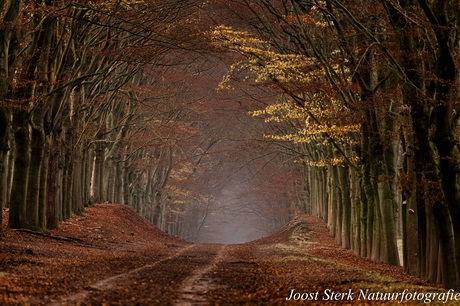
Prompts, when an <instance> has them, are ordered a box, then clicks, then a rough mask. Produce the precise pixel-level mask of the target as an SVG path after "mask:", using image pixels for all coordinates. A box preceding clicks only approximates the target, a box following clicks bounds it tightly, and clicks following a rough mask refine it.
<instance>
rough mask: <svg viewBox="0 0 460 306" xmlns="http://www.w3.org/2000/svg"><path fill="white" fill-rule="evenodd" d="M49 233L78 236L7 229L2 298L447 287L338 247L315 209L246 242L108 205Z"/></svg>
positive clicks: (415, 291) (401, 291) (200, 299)
mask: <svg viewBox="0 0 460 306" xmlns="http://www.w3.org/2000/svg"><path fill="white" fill-rule="evenodd" d="M127 218H128V219H129V220H131V221H132V223H128V222H127V221H126V219H127ZM109 221H110V222H109ZM127 224H129V231H127V230H126V228H127ZM121 226H122V227H121ZM53 234H54V235H61V236H70V237H74V238H78V240H73V241H74V242H69V241H68V240H62V241H59V240H56V239H49V238H47V237H40V236H35V235H30V234H27V233H22V232H19V233H18V232H14V231H9V230H7V237H6V238H4V239H2V240H0V304H1V305H52V306H58V305H161V306H163V305H171V306H176V305H177V306H182V305H290V304H299V303H300V304H305V305H338V304H339V305H340V304H343V305H362V304H364V303H365V304H367V305H382V304H389V305H394V304H400V303H399V302H400V301H403V303H401V304H403V305H408V304H409V305H410V304H414V305H415V304H420V303H421V302H423V301H420V299H421V298H425V300H424V301H426V298H427V297H430V296H431V297H433V296H435V294H437V296H438V298H437V300H439V299H440V298H439V297H440V296H441V294H444V297H447V298H449V297H452V296H453V295H452V294H451V295H449V296H447V291H446V290H442V289H440V288H438V287H436V286H433V285H429V284H427V283H425V282H423V281H422V280H420V279H417V278H414V277H410V276H408V275H406V274H404V273H403V271H402V268H401V267H392V266H387V265H384V264H377V263H373V262H370V261H368V260H366V259H363V258H361V257H358V256H356V255H354V254H353V253H351V252H350V251H347V250H343V249H341V248H340V247H338V246H337V245H336V244H335V243H334V240H333V238H332V237H331V236H330V235H329V233H328V231H327V228H326V227H325V225H324V223H323V222H322V221H320V220H318V219H316V218H313V217H304V218H302V219H299V220H297V221H295V222H292V223H291V224H288V225H287V226H286V227H284V228H283V229H281V230H280V231H278V232H277V233H275V234H274V235H272V236H270V237H266V238H264V239H260V240H258V241H254V242H250V243H246V244H239V245H222V244H191V243H188V242H185V241H181V240H179V239H177V238H173V237H170V236H167V235H165V234H164V233H162V232H160V231H158V229H156V228H154V227H152V226H151V225H148V224H143V223H142V220H141V219H137V217H136V216H135V214H134V213H133V212H131V211H129V210H126V208H125V207H121V208H120V207H119V206H110V205H105V206H99V207H96V208H94V210H89V213H88V214H87V215H86V216H85V217H84V218H81V217H79V218H76V219H74V220H71V221H68V223H66V224H63V226H62V227H61V229H60V230H59V231H56V232H54V233H53ZM427 294H430V296H427ZM432 300H433V301H437V300H436V299H434V298H433V299H432ZM447 301H448V303H445V304H444V303H442V302H443V301H441V302H439V301H438V302H437V304H443V305H450V304H452V303H451V302H452V300H447ZM434 304H436V303H434Z"/></svg>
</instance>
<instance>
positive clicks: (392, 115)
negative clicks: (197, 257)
mask: <svg viewBox="0 0 460 306" xmlns="http://www.w3.org/2000/svg"><path fill="white" fill-rule="evenodd" d="M459 12H460V7H459V5H458V2H457V1H453V0H438V1H436V0H430V1H428V0H370V1H349V0H341V1H337V0H275V1H271V0H270V1H269V0H232V1H217V0H214V1H207V2H203V1H195V0H162V1H157V0H105V1H91V0H80V1H67V0H35V1H33V0H22V1H19V0H3V1H2V0H0V19H1V20H0V24H1V27H0V207H5V208H8V210H9V214H8V216H9V220H8V224H9V226H10V227H12V228H22V229H30V230H34V231H46V230H47V229H52V228H55V227H57V226H58V222H59V221H60V220H63V219H66V218H68V217H70V216H71V214H72V213H80V212H81V211H82V210H83V209H84V207H85V206H87V205H91V204H92V203H103V202H114V203H123V204H127V205H130V206H132V207H134V208H135V209H136V210H137V211H138V212H139V213H140V214H141V215H142V216H144V217H145V218H146V219H148V220H149V221H151V222H153V223H154V224H156V225H158V226H159V227H160V228H161V229H163V230H165V231H167V232H169V233H172V234H174V235H179V236H181V237H184V238H187V239H194V238H196V237H197V235H198V231H199V230H200V228H201V227H202V226H203V224H204V223H203V222H204V220H205V219H206V216H207V215H208V214H209V213H210V209H212V205H213V204H215V201H217V198H218V195H219V194H222V193H223V192H224V191H225V186H226V184H228V181H229V177H230V176H229V175H228V173H230V172H232V171H233V172H234V173H236V172H237V170H238V168H239V167H241V168H243V167H245V166H247V167H248V168H247V169H249V170H247V171H248V172H249V174H250V176H253V177H257V178H258V179H259V180H260V181H259V184H258V185H251V186H249V187H248V189H247V190H246V189H245V190H243V189H241V190H239V193H240V196H242V197H244V196H246V197H247V200H248V201H249V200H251V201H254V202H257V203H260V205H264V206H265V207H264V209H265V210H266V211H267V216H270V218H273V220H272V222H273V223H274V224H280V223H281V222H284V221H286V220H287V218H288V215H289V214H288V212H289V211H291V212H293V213H308V214H313V215H316V216H318V217H320V218H323V219H324V220H326V222H327V224H328V226H329V229H330V231H331V233H332V234H333V235H334V237H335V239H336V241H337V243H338V244H340V245H341V246H343V247H344V248H349V249H351V250H353V251H354V252H355V253H357V254H359V255H362V256H364V257H367V258H369V259H371V260H374V261H382V262H385V263H389V264H393V265H398V264H403V265H404V268H405V270H406V271H407V272H408V273H410V274H412V275H416V276H419V277H422V278H425V279H428V280H430V281H432V282H439V283H442V284H443V286H444V287H446V288H454V289H459V287H460V286H459V285H460V283H459V282H460V205H459V204H460V186H459V182H458V181H459V179H460V178H459V170H460V168H459V166H460V165H459V159H460V155H459V154H460V153H459V151H458V146H457V143H458V139H459V132H458V119H459V116H460V109H459V103H458V102H457V101H459V92H458V89H459V86H458V85H459V84H458V81H459V80H458V70H459V68H460V66H459V65H460V63H459V62H458V58H460V54H459V50H460V49H459V47H460V46H459V43H460V40H459V33H460V32H459V30H460V27H459V24H458V22H459V21H458V20H459V18H460V14H459ZM219 59H224V60H223V62H225V63H226V64H228V69H226V71H224V70H225V69H224V68H223V67H224V66H223V65H222V64H221V63H219ZM222 75H225V76H224V77H223V78H222ZM221 79H222V81H221V83H220V84H219V85H218V83H219V81H220V80H221ZM217 87H218V88H219V89H220V90H219V91H218V92H215V89H216V88H217ZM232 92H233V93H234V96H233V97H234V98H231V97H232ZM235 93H238V94H237V95H236V94H235ZM220 112H221V113H223V112H226V113H227V114H228V112H235V113H234V114H233V115H231V116H224V115H222V116H221V113H220ZM237 112H239V113H238V114H239V115H237ZM241 112H244V114H245V116H241ZM223 118H226V119H223ZM257 133H263V134H265V137H264V138H263V139H258V140H257V141H255V140H252V141H251V140H247V141H243V140H242V139H239V138H241V137H243V136H242V135H243V134H244V135H245V136H248V138H247V139H255V138H254V137H255V136H254V135H256V134H257ZM230 144H233V145H235V144H238V145H239V146H241V154H242V155H234V153H231V150H230V149H229V148H228V146H230ZM212 156H214V157H212ZM216 156H217V157H218V158H216ZM241 156H244V161H241V160H240V158H239V157H241ZM224 162H225V163H226V166H223V163H224ZM256 166H257V167H258V169H259V170H256V169H255V168H252V167H256ZM225 167H227V168H232V169H226V168H225ZM223 169H226V171H225V172H224V171H223ZM260 169H263V170H260ZM238 175H240V176H242V175H241V174H238ZM238 175H236V176H235V177H238ZM262 176H263V177H262ZM230 180H231V179H230ZM270 184H271V186H270ZM274 185H277V186H276V188H275V187H273V186H274ZM257 188H259V193H251V192H250V190H252V189H257ZM275 189H285V190H284V191H283V190H278V191H277V192H278V193H277V194H278V195H279V197H277V198H276V199H274V198H269V195H270V196H271V195H272V193H271V192H274V190H275ZM264 193H265V194H264ZM275 202H276V203H278V204H276V205H274V204H273V203H275ZM268 211H270V212H268ZM0 217H1V214H0ZM0 221H1V220H0ZM0 234H1V233H0ZM398 240H401V241H402V251H403V256H402V262H400V257H399V254H398V251H399V250H398Z"/></svg>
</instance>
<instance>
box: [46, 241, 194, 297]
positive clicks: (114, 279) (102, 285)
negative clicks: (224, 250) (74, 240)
mask: <svg viewBox="0 0 460 306" xmlns="http://www.w3.org/2000/svg"><path fill="white" fill-rule="evenodd" d="M194 246H195V245H193V244H192V245H188V246H186V247H183V248H181V249H179V250H178V251H177V252H175V253H174V254H172V255H170V256H167V257H165V258H162V259H160V260H158V261H155V262H152V263H149V264H147V265H144V266H142V267H139V268H136V269H132V270H130V271H128V272H125V273H121V274H117V275H114V276H111V277H108V278H105V279H102V280H100V281H98V282H97V283H95V284H92V285H91V286H89V290H82V291H80V292H76V293H73V294H70V295H68V296H66V297H64V298H62V299H61V300H60V301H59V302H53V303H51V304H49V306H59V305H67V304H72V303H74V302H81V301H83V300H85V299H86V298H87V297H88V295H89V294H90V293H91V291H93V290H107V289H110V288H112V287H113V286H115V285H116V284H118V283H120V282H121V281H123V280H125V279H128V278H130V277H131V276H134V275H136V274H138V273H139V272H141V271H143V270H146V269H150V268H153V267H155V266H156V265H158V264H160V263H162V262H164V261H168V260H171V259H174V258H176V257H179V256H181V254H182V253H184V252H186V251H187V250H189V249H190V248H192V247H194Z"/></svg>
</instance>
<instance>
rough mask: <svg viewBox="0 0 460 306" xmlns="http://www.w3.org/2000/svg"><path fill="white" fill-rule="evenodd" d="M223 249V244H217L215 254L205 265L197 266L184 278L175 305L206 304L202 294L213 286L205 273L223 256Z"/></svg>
mask: <svg viewBox="0 0 460 306" xmlns="http://www.w3.org/2000/svg"><path fill="white" fill-rule="evenodd" d="M225 249H226V246H225V245H221V246H219V249H218V251H217V254H216V255H215V257H214V258H213V259H212V260H210V262H209V263H208V264H207V265H205V266H202V267H200V268H198V269H197V270H195V271H194V272H193V274H192V275H190V276H189V277H188V278H186V279H185V280H184V282H183V283H182V286H181V287H180V288H179V290H178V291H179V292H178V293H179V298H178V300H177V301H176V303H175V305H177V306H187V305H200V304H206V300H205V299H204V296H205V295H206V293H207V292H208V290H209V289H210V288H211V287H212V286H213V283H212V280H210V279H209V278H208V277H206V276H205V275H206V274H208V272H210V271H211V270H212V269H213V268H214V267H215V266H216V265H217V264H218V263H219V262H220V261H221V260H222V259H223V258H224V254H225Z"/></svg>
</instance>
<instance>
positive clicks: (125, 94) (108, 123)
mask: <svg viewBox="0 0 460 306" xmlns="http://www.w3.org/2000/svg"><path fill="white" fill-rule="evenodd" d="M204 4H205V3H203V2H202V1H195V0H190V1H188V0H186V1H184V0H166V1H164V0H162V1H158V0H106V1H91V0H82V1H67V0H39V1H36V0H23V1H17V0H9V1H0V19H1V20H0V24H1V28H0V208H5V210H8V212H9V213H8V218H9V220H8V226H9V227H12V228H18V229H29V230H33V231H47V230H48V229H53V228H56V227H57V226H58V222H59V221H60V220H64V219H66V218H69V217H70V216H71V214H74V213H77V214H78V213H81V212H82V211H83V209H84V207H85V206H88V205H91V204H93V203H105V202H111V203H123V204H126V205H130V206H132V207H133V208H135V209H136V210H137V211H138V212H139V213H140V214H141V215H142V216H143V217H144V218H146V219H147V220H149V221H151V222H152V223H154V224H156V225H157V226H158V227H159V228H161V229H163V230H165V231H167V232H168V233H171V234H173V235H178V236H181V237H183V238H187V239H192V240H193V239H196V238H197V236H198V234H199V231H200V229H201V228H202V227H203V224H204V222H205V221H206V217H207V216H208V215H209V214H210V212H211V211H212V207H213V206H215V205H218V204H219V203H218V197H219V194H221V193H222V192H223V190H224V189H225V185H226V184H227V182H228V181H231V178H229V177H231V176H230V175H228V173H231V172H233V171H234V169H226V172H225V173H224V172H222V163H223V161H222V160H223V159H224V158H226V159H227V160H228V161H229V162H233V163H232V164H231V165H232V167H234V168H236V169H238V168H241V167H242V165H243V164H242V163H239V161H238V160H236V159H237V158H236V156H231V153H228V151H229V148H228V146H229V143H230V142H232V141H233V142H237V141H239V140H238V139H237V138H238V135H237V134H238V133H237V132H238V131H240V129H238V125H239V124H240V123H241V122H240V121H239V120H241V117H242V116H241V114H244V117H245V118H247V119H250V118H249V117H248V116H247V111H248V110H247V109H246V108H241V109H240V110H237V109H236V108H238V107H241V103H240V104H238V103H236V102H238V99H236V100H235V101H229V103H228V106H226V107H224V106H223V105H222V103H221V104H220V105H218V104H217V103H216V100H217V99H218V97H216V95H214V96H213V93H214V92H215V88H216V86H217V84H218V82H219V79H220V78H221V77H222V75H223V74H224V73H225V67H224V66H223V65H220V66H219V64H218V58H213V57H210V56H209V55H210V53H211V50H210V48H209V39H208V38H207V37H206V35H205V32H206V31H207V30H209V28H210V26H209V22H212V18H209V17H210V16H209V15H207V14H206V12H205V9H206V6H203V5H204ZM206 23H208V25H207V26H206ZM216 63H217V64H216ZM213 74H217V76H216V75H213ZM239 102H241V101H239ZM234 105H236V106H237V107H235V106H234ZM219 111H220V112H224V111H226V112H239V113H240V115H239V117H236V116H221V114H219ZM233 117H234V118H233ZM225 118H229V119H225ZM232 118H233V119H232ZM231 120H234V121H231ZM235 127H236V128H235ZM250 130H251V129H246V131H245V133H246V134H248V135H247V136H248V137H252V136H250V135H249V134H251V131H250ZM223 138H228V139H227V140H225V139H223ZM240 145H243V146H246V144H245V142H244V140H242V141H240ZM247 148H248V147H247ZM251 150H252V151H254V152H255V153H254V156H253V157H250V156H247V157H246V158H245V159H251V158H256V156H255V155H257V153H256V152H257V149H252V148H251V149H250V150H248V151H247V152H249V151H251ZM242 151H243V150H242ZM245 152H246V151H245ZM215 156H218V157H215ZM244 162H247V161H244ZM244 162H243V163H244ZM228 167H230V166H228ZM253 171H255V170H253ZM248 188H249V187H248ZM281 188H282V187H280V191H279V193H280V194H282V193H283V192H284V191H281ZM244 192H245V191H244V190H241V192H240V193H241V194H243V193H244ZM259 198H260V196H259ZM284 203H285V202H283V205H284V206H285V205H286V204H284ZM264 205H267V206H270V204H269V203H268V204H264ZM246 208H247V207H246ZM246 208H245V209H246ZM275 211H276V209H274V210H273V212H272V213H269V214H267V218H273V222H274V223H276V224H280V223H282V222H285V221H286V220H287V218H288V214H287V213H284V214H283V215H282V216H281V217H278V216H277V215H276V213H275ZM1 216H2V215H1V214H0V218H1ZM0 221H1V220H0ZM0 231H1V228H0ZM0 236H1V232H0Z"/></svg>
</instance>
